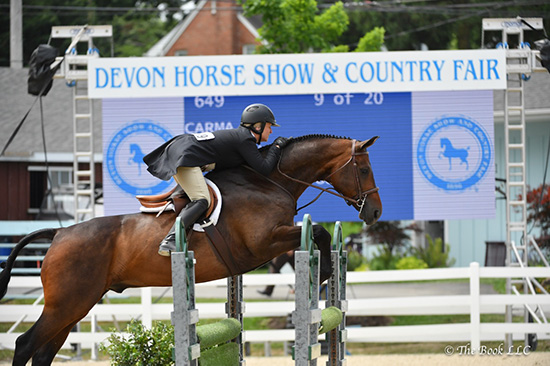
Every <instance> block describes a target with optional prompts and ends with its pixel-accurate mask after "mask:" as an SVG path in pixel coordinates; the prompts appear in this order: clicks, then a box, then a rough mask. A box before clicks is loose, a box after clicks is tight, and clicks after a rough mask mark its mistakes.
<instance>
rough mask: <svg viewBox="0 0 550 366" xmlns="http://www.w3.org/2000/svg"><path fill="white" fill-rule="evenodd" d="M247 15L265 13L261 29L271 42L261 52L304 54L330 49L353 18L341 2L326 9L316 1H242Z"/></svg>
mask: <svg viewBox="0 0 550 366" xmlns="http://www.w3.org/2000/svg"><path fill="white" fill-rule="evenodd" d="M238 3H239V4H241V5H242V7H243V10H244V14H245V15H246V16H253V15H261V16H262V21H263V25H262V27H261V28H260V29H258V32H259V33H260V36H261V38H262V39H263V40H264V41H266V42H267V44H263V45H261V46H259V47H258V49H257V51H258V52H259V53H303V52H311V51H317V52H318V51H321V50H330V49H331V48H332V46H333V43H334V42H335V41H336V40H337V39H338V37H340V36H341V35H342V33H343V32H344V31H345V30H346V28H347V26H348V24H349V20H348V16H347V14H346V12H345V11H344V5H343V4H342V3H341V2H337V3H335V4H333V5H331V6H330V7H329V8H327V9H325V10H324V11H322V12H319V9H318V8H317V1H316V0H272V1H266V0H248V1H242V0H239V1H238Z"/></svg>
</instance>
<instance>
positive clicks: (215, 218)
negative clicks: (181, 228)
mask: <svg viewBox="0 0 550 366" xmlns="http://www.w3.org/2000/svg"><path fill="white" fill-rule="evenodd" d="M204 180H206V184H208V185H209V186H210V187H211V188H212V189H213V190H214V193H215V194H216V197H218V204H217V205H216V207H214V211H212V214H210V217H209V218H208V220H210V222H212V224H214V225H216V224H217V223H218V219H219V218H220V213H221V212H222V193H221V192H220V189H219V188H218V186H217V185H216V184H215V183H214V182H212V181H211V180H210V179H208V178H204ZM193 230H194V231H198V232H204V229H203V228H202V227H201V225H200V224H199V223H195V225H193Z"/></svg>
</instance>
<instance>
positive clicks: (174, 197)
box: [136, 185, 242, 276]
mask: <svg viewBox="0 0 550 366" xmlns="http://www.w3.org/2000/svg"><path fill="white" fill-rule="evenodd" d="M208 192H210V202H211V203H210V206H209V207H208V210H207V211H206V215H205V219H204V220H203V224H202V225H201V227H202V229H203V230H204V232H205V234H206V236H207V237H208V239H209V243H210V245H211V247H212V250H213V251H214V254H215V255H216V256H217V257H218V259H220V261H221V262H222V263H224V265H225V266H226V268H227V269H228V271H229V273H230V274H231V276H235V275H237V274H240V273H242V270H241V268H240V266H239V265H238V263H237V262H236V261H235V258H233V255H232V253H231V250H230V248H229V245H228V244H227V242H226V241H225V239H224V238H223V236H222V235H221V234H220V232H219V231H218V229H217V228H216V226H215V225H213V224H212V222H211V221H210V220H209V218H210V216H211V215H212V212H213V211H214V209H215V208H216V206H217V205H218V204H219V199H218V196H217V195H216V192H215V191H214V189H213V188H212V187H211V186H210V185H208ZM136 198H137V200H138V201H139V202H140V203H141V205H142V206H143V207H145V208H146V209H147V211H145V212H148V213H156V214H157V216H158V215H160V214H162V213H163V212H166V211H171V210H174V211H175V212H176V214H177V213H179V212H180V211H181V210H182V208H184V207H185V205H187V203H189V197H188V196H187V195H186V194H185V192H184V191H183V189H182V188H181V187H180V186H179V185H176V186H175V187H174V188H173V189H172V190H171V191H169V192H166V193H161V194H157V195H150V196H136ZM171 204H172V205H173V206H172V207H173V208H171V207H170V205H171ZM192 233H193V230H191V231H190V233H189V235H192Z"/></svg>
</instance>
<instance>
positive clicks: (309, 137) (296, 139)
mask: <svg viewBox="0 0 550 366" xmlns="http://www.w3.org/2000/svg"><path fill="white" fill-rule="evenodd" d="M315 139H343V140H352V138H350V137H343V136H335V135H328V134H320V133H317V134H311V135H304V136H298V137H292V138H290V139H289V140H288V145H290V144H294V143H300V142H304V141H309V140H315ZM271 145H273V144H270V145H266V146H263V147H261V148H260V151H264V150H267V149H269V148H270V147H271ZM288 145H287V146H288Z"/></svg>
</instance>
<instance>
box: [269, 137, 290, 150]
mask: <svg viewBox="0 0 550 366" xmlns="http://www.w3.org/2000/svg"><path fill="white" fill-rule="evenodd" d="M273 144H274V145H277V146H279V147H280V148H281V149H282V148H283V147H285V146H286V145H288V139H287V138H286V137H282V136H279V137H277V138H276V139H275V141H274V142H273Z"/></svg>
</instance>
